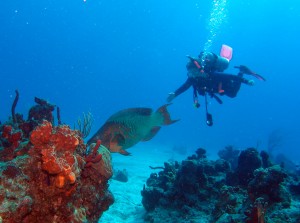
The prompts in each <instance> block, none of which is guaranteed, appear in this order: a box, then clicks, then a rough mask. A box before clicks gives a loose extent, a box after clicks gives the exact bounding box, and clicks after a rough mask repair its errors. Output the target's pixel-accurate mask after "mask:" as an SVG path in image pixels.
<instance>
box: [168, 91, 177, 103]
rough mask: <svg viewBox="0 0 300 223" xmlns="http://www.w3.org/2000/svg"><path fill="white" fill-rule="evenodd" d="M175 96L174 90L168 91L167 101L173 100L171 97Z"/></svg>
mask: <svg viewBox="0 0 300 223" xmlns="http://www.w3.org/2000/svg"><path fill="white" fill-rule="evenodd" d="M175 97H176V95H175V93H174V92H170V93H169V96H168V98H167V102H171V101H173V99H174V98H175Z"/></svg>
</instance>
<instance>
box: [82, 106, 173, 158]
mask: <svg viewBox="0 0 300 223" xmlns="http://www.w3.org/2000/svg"><path fill="white" fill-rule="evenodd" d="M169 105H170V104H166V105H163V106H161V107H160V108H159V109H157V111H155V112H153V110H152V109H151V108H129V109H125V110H121V111H119V112H117V113H115V114H113V115H112V116H111V117H110V118H109V119H108V120H107V121H106V122H105V123H104V125H103V126H102V127H101V128H100V129H99V130H98V131H97V132H96V134H95V135H94V136H93V137H92V138H91V139H90V140H88V142H87V144H88V145H90V144H91V143H95V142H96V141H97V140H99V139H100V140H101V143H102V145H104V146H105V147H106V148H108V149H109V150H110V151H111V152H119V153H121V154H123V155H130V153H128V152H127V151H126V149H128V148H130V147H132V146H134V145H135V144H137V143H138V142H140V141H148V140H150V139H152V138H153V137H154V136H155V135H156V133H157V132H158V131H159V129H160V128H161V126H162V125H170V124H173V123H174V122H176V121H178V120H171V117H170V114H169V112H168V110H167V107H168V106H169Z"/></svg>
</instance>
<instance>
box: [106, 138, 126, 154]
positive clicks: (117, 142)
mask: <svg viewBox="0 0 300 223" xmlns="http://www.w3.org/2000/svg"><path fill="white" fill-rule="evenodd" d="M124 145H125V138H124V136H123V135H121V134H117V135H115V136H114V137H113V138H112V139H111V140H110V142H109V150H110V151H111V152H119V151H121V150H122V148H123V146H124Z"/></svg>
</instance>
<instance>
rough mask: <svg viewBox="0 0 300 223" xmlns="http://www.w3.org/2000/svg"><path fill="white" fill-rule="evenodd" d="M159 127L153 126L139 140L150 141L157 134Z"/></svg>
mask: <svg viewBox="0 0 300 223" xmlns="http://www.w3.org/2000/svg"><path fill="white" fill-rule="evenodd" d="M160 128H161V127H160V126H155V127H153V128H152V129H151V130H150V132H149V133H148V134H147V135H146V136H145V137H144V138H143V139H142V140H141V141H149V140H150V139H152V138H153V137H154V136H155V135H156V134H157V132H158V131H159V130H160Z"/></svg>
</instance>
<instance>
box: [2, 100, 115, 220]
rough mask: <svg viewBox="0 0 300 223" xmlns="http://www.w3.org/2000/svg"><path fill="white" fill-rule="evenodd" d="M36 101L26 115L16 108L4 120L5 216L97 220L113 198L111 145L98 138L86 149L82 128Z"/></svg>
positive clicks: (8, 217)
mask: <svg viewBox="0 0 300 223" xmlns="http://www.w3.org/2000/svg"><path fill="white" fill-rule="evenodd" d="M35 101H36V102H37V105H35V106H34V107H33V108H32V109H30V112H29V118H28V120H27V121H25V120H23V119H22V117H23V116H22V115H18V114H14V112H13V114H14V115H15V118H14V119H15V120H14V122H13V123H11V121H8V122H6V123H5V124H3V125H0V135H1V139H0V222H3V223H5V222H9V223H17V222H24V223H26V222H28V223H29V222H30V223H32V222H45V223H47V222H60V223H64V222H74V223H80V222H98V219H99V218H100V217H101V215H102V213H103V212H104V211H105V210H107V209H108V207H109V206H110V205H111V204H112V203H113V196H112V194H111V193H110V192H109V191H108V180H109V179H110V178H111V176H112V167H111V157H110V153H109V151H107V150H106V151H105V148H104V147H103V146H101V141H99V142H97V144H96V145H91V149H90V151H91V152H90V153H87V148H86V145H85V144H84V141H83V139H82V137H81V133H80V132H79V131H77V130H71V129H70V128H69V126H67V125H59V126H54V125H53V122H54V120H53V116H52V111H53V109H54V106H52V105H50V104H49V103H48V102H46V101H44V100H42V99H37V98H36V100H35ZM15 106H16V105H14V107H15ZM25 126H26V127H25Z"/></svg>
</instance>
